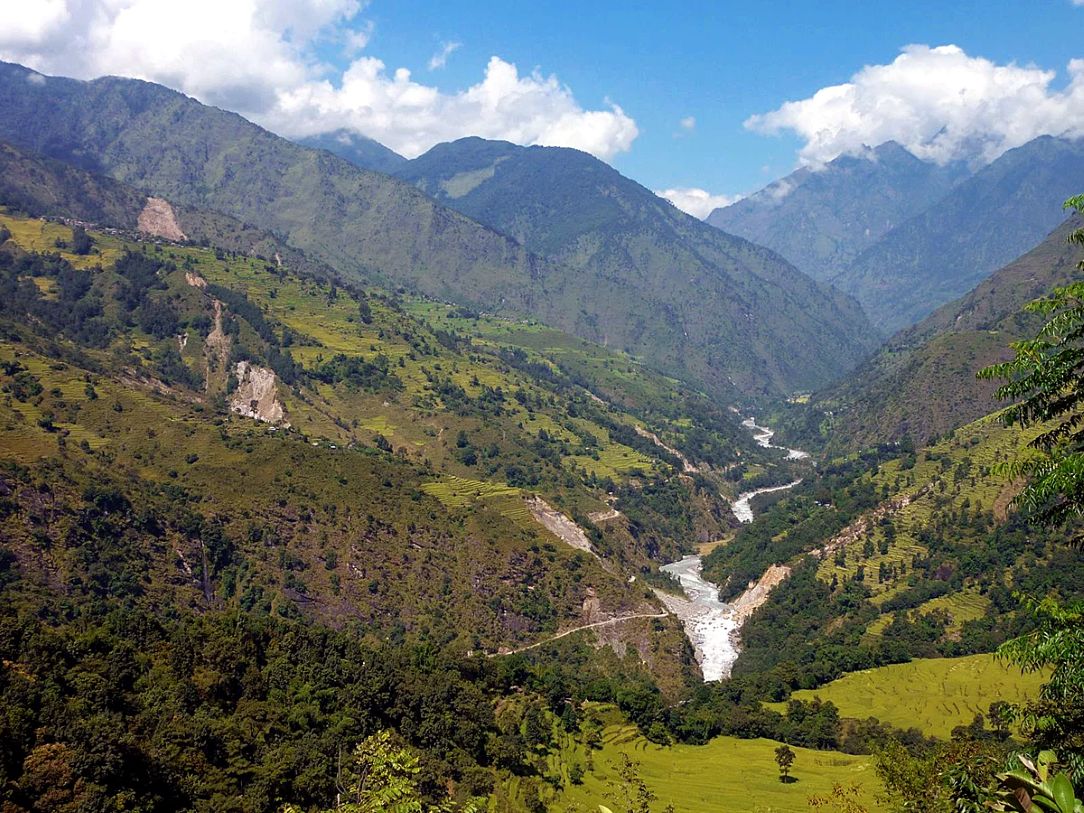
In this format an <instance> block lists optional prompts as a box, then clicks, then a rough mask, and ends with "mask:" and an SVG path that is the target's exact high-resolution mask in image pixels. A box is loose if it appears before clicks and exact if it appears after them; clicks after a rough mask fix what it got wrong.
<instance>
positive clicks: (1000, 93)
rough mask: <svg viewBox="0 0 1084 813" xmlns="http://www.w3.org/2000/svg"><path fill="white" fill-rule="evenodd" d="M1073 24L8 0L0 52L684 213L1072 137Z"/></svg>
mask: <svg viewBox="0 0 1084 813" xmlns="http://www.w3.org/2000/svg"><path fill="white" fill-rule="evenodd" d="M1082 33H1084V0H1039V1H1037V2H1022V1H1021V2H1008V1H1007V0H1001V1H1000V2H999V1H998V0H986V2H981V3H979V2H956V3H951V2H892V3H887V2H884V3H882V2H830V1H828V2H793V3H771V2H714V3H712V2H684V3H677V2H670V3H666V2H617V1H616V0H613V1H608V2H583V0H580V2H569V1H568V0H550V2H547V3H523V2H491V1H489V0H487V1H486V2H482V0H464V1H462V2H456V3H448V2H434V1H433V0H187V1H186V2H185V3H167V2H162V0H22V2H21V3H20V11H19V14H17V15H0V58H2V59H8V60H12V61H17V62H22V63H23V64H27V65H29V66H30V67H33V68H36V69H37V70H39V71H42V72H43V73H53V74H60V75H66V76H76V77H80V78H92V77H95V76H101V75H103V74H107V73H109V74H118V75H124V76H134V77H138V78H143V79H148V80H151V81H157V82H161V83H163V84H167V85H169V86H171V87H175V88H177V89H178V90H182V91H184V92H186V93H189V94H190V95H192V96H195V97H196V98H198V99H200V100H201V101H204V102H207V103H209V104H216V105H218V106H221V107H224V108H227V109H231V110H236V111H237V112H240V113H241V114H242V115H245V116H247V117H249V118H251V119H253V120H254V121H257V122H258V123H260V124H262V125H264V126H266V127H268V128H269V129H272V130H274V131H276V132H279V133H280V134H282V135H285V136H287V137H299V136H304V135H311V134H313V133H316V132H323V131H327V130H331V129H335V128H338V127H347V128H351V129H355V130H358V131H360V132H363V133H365V134H367V135H370V136H371V137H374V138H376V139H377V140H379V141H382V142H384V143H385V144H387V145H388V146H390V147H392V148H393V149H396V150H398V151H400V152H402V153H403V154H405V155H408V156H410V157H413V156H414V155H417V154H419V153H421V152H423V151H424V150H426V149H428V148H429V147H431V146H432V145H433V144H435V143H439V142H440V141H443V140H449V139H453V138H459V137H462V136H465V135H482V136H485V137H489V138H505V139H508V140H512V141H516V142H517V143H523V144H534V143H538V144H548V145H561V146H574V147H577V148H580V149H585V150H587V151H589V152H592V153H594V154H595V155H597V156H599V157H600V158H602V159H603V160H607V161H610V162H611V163H612V164H614V166H616V167H617V168H618V169H619V170H621V171H622V172H624V173H625V174H627V175H629V176H630V177H632V178H634V179H636V180H637V181H640V182H641V183H643V184H644V185H645V186H648V187H649V188H651V189H654V190H674V189H677V190H678V192H676V193H675V194H674V195H671V196H670V197H671V199H672V200H675V202H678V203H679V205H683V206H684V207H685V208H687V209H688V210H689V211H694V210H695V211H694V213H697V214H700V215H701V216H702V215H703V214H706V211H707V210H708V209H710V206H711V205H715V203H717V202H718V200H723V199H725V198H726V197H728V196H733V195H736V194H747V193H750V192H752V191H755V190H756V189H758V188H760V187H761V186H763V185H765V184H766V183H768V182H770V181H771V180H773V179H775V178H777V177H780V176H782V175H784V174H786V173H787V172H789V171H791V170H792V169H793V168H794V167H795V166H796V165H797V164H798V163H799V162H803V163H811V164H817V163H820V162H823V161H827V160H831V158H833V157H834V156H835V155H838V154H839V153H840V152H854V151H856V150H860V149H861V147H862V145H863V144H870V145H875V144H878V143H881V142H882V141H885V140H887V139H889V138H892V139H896V140H898V141H900V142H901V143H903V144H904V145H905V146H907V147H908V148H909V149H911V150H912V151H913V152H915V153H916V154H918V155H920V156H921V157H923V158H926V159H929V160H937V161H944V160H955V159H966V160H971V161H974V162H979V163H981V162H983V161H989V160H992V159H993V158H996V157H997V156H998V155H999V154H1001V152H1003V151H1004V150H1006V149H1009V148H1011V147H1013V146H1017V145H1018V144H1021V143H1024V141H1026V140H1028V139H1030V138H1033V137H1035V136H1036V135H1039V134H1043V133H1053V134H1068V135H1084V59H1082V57H1084V45H1081V42H1082V37H1081V34H1082ZM950 45H951V46H955V48H948V47H946V46H950ZM908 46H916V47H911V48H910V49H909V50H907V51H906V53H903V52H902V50H901V49H904V48H906V47H908ZM441 53H443V54H444V55H445V59H443V60H437V62H434V56H435V55H439V54H441ZM1073 60H1076V62H1073ZM839 86H842V87H839ZM751 117H758V118H754V119H752V122H751V121H750V120H751ZM683 121H684V122H685V125H684V126H683V125H682V122H683ZM694 121H695V124H693V122H694ZM749 125H752V126H749ZM684 188H696V189H699V190H706V191H701V192H699V193H698V194H699V195H702V196H708V195H709V194H710V195H714V196H718V198H717V199H716V198H710V197H704V198H694V197H690V196H689V195H688V194H686V193H685V192H683V191H681V190H683V189H684Z"/></svg>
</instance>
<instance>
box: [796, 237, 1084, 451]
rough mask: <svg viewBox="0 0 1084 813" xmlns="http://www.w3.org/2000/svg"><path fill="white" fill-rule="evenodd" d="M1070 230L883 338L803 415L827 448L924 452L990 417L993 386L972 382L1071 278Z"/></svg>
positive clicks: (1074, 274)
mask: <svg viewBox="0 0 1084 813" xmlns="http://www.w3.org/2000/svg"><path fill="white" fill-rule="evenodd" d="M1079 226H1080V223H1079V222H1077V221H1076V220H1075V219H1074V220H1069V221H1066V222H1065V223H1064V224H1062V225H1061V226H1059V227H1058V228H1057V229H1055V230H1054V231H1053V232H1052V233H1051V234H1049V235H1048V236H1047V237H1046V239H1045V240H1043V241H1042V242H1041V243H1039V245H1037V246H1036V247H1035V248H1033V249H1031V250H1030V251H1028V252H1026V253H1025V254H1023V255H1022V256H1021V257H1019V258H1017V259H1016V260H1014V261H1013V262H1011V263H1009V264H1008V265H1006V266H1004V267H1003V268H1001V269H999V270H998V271H996V272H995V273H994V274H992V275H990V276H989V277H987V278H986V279H984V280H983V281H982V282H980V283H979V284H978V285H977V286H976V287H975V288H974V289H973V290H971V291H969V292H968V293H967V294H965V295H964V296H962V297H960V298H959V299H957V300H955V301H953V302H950V303H948V304H947V305H942V306H941V307H940V308H938V309H937V310H936V311H934V312H933V313H932V314H930V315H929V316H927V317H926V318H925V319H923V320H922V321H921V322H919V323H918V324H917V325H914V326H912V327H910V328H907V329H906V330H903V331H900V332H899V333H897V334H896V335H895V336H893V337H892V338H890V339H889V340H888V341H887V342H886V343H885V345H884V346H883V347H882V348H881V349H880V350H878V351H877V353H875V354H874V355H873V357H872V358H871V359H869V360H868V361H867V362H865V363H864V364H863V365H861V366H860V367H859V368H858V369H857V370H856V371H855V372H854V373H853V374H852V375H850V376H848V377H847V378H846V379H845V380H843V381H841V382H840V383H839V384H837V385H836V386H834V387H831V388H829V389H827V390H825V391H823V392H820V393H817V394H816V395H815V396H814V398H813V400H812V405H813V406H814V408H816V409H818V410H821V411H831V413H832V416H833V417H832V425H831V430H830V434H831V442H832V443H833V444H834V445H835V447H836V448H850V449H853V448H858V447H862V446H868V445H871V444H876V443H880V442H884V441H899V440H902V439H904V438H910V439H911V440H913V441H914V442H915V443H917V444H925V443H929V442H931V441H933V440H935V439H936V438H938V437H940V436H941V435H943V434H945V433H946V432H949V431H951V430H953V429H955V428H956V427H959V426H962V425H964V424H966V423H969V422H971V421H973V420H976V419H978V418H981V417H982V416H983V415H987V414H989V413H990V412H993V411H995V410H996V409H997V408H998V406H999V404H998V402H997V400H996V399H995V397H994V392H995V390H996V389H997V385H996V384H995V383H994V382H991V381H985V380H979V379H978V378H976V377H975V372H976V371H977V370H979V369H981V368H983V367H986V366H988V365H990V364H994V363H996V362H999V361H1005V360H1007V359H1008V358H1010V357H1011V351H1010V350H1009V347H1008V346H1009V343H1010V342H1013V341H1016V340H1018V339H1023V338H1026V337H1028V336H1029V335H1031V336H1033V335H1035V332H1036V331H1037V330H1038V328H1039V326H1040V325H1041V323H1042V320H1041V318H1040V317H1038V316H1036V315H1032V314H1026V313H1022V312H1021V309H1022V308H1023V307H1024V305H1026V304H1027V303H1028V302H1031V301H1032V300H1034V299H1037V298H1039V297H1040V296H1043V295H1044V294H1046V293H1047V292H1049V291H1050V290H1051V289H1052V288H1054V287H1055V286H1059V285H1067V284H1069V283H1070V282H1073V281H1074V280H1077V279H1079V278H1080V269H1079V267H1078V265H1077V262H1078V259H1079V250H1078V249H1077V248H1076V247H1075V246H1073V245H1072V244H1070V243H1069V242H1068V239H1067V238H1068V235H1069V234H1070V233H1071V232H1072V231H1073V229H1075V228H1079Z"/></svg>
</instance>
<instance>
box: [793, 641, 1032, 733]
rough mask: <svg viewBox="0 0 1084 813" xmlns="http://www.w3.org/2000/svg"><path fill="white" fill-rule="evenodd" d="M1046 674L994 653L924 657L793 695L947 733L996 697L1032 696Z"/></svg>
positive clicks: (901, 724)
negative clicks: (1030, 671) (1004, 661)
mask: <svg viewBox="0 0 1084 813" xmlns="http://www.w3.org/2000/svg"><path fill="white" fill-rule="evenodd" d="M1044 680H1045V677H1044V676H1043V675H1041V674H1029V675H1025V674H1021V672H1020V670H1019V669H1017V668H1015V667H1012V666H1007V665H1005V664H1002V663H1001V662H1000V661H998V660H997V659H996V658H995V657H994V656H993V655H970V656H968V657H964V658H928V659H922V660H915V661H911V662H910V663H901V664H895V665H893V666H882V667H880V668H879V669H867V670H865V671H863V672H853V673H851V674H849V675H844V676H843V677H841V678H839V680H835V681H832V682H831V683H829V684H827V685H825V686H822V687H820V688H819V689H809V690H803V691H799V692H795V693H794V694H793V697H794V698H795V699H797V700H812V699H813V698H814V697H819V698H820V699H821V700H830V701H831V702H833V703H835V704H836V706H838V707H839V711H840V714H841V715H842V716H844V717H856V718H859V719H865V718H867V717H876V718H877V719H879V720H881V721H882V722H885V723H891V724H892V725H894V726H898V727H900V728H911V727H915V728H918V729H921V730H922V732H923V733H925V734H927V735H932V736H937V737H946V738H947V737H948V736H949V735H950V734H951V733H952V729H953V728H955V727H956V726H958V725H966V724H967V723H970V722H971V720H972V719H973V718H974V716H975V715H976V714H978V713H983V714H985V713H986V711H987V709H989V707H990V704H991V703H993V702H994V701H995V700H1005V701H1008V702H1010V703H1015V702H1020V701H1022V700H1024V699H1026V698H1029V697H1034V696H1035V695H1036V693H1037V692H1038V690H1039V686H1040V685H1041V684H1042V683H1043V682H1044Z"/></svg>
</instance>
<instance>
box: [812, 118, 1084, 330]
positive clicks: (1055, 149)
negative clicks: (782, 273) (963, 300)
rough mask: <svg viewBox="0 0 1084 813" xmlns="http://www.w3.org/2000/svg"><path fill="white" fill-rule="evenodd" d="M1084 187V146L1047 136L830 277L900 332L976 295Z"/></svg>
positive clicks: (1007, 156)
mask: <svg viewBox="0 0 1084 813" xmlns="http://www.w3.org/2000/svg"><path fill="white" fill-rule="evenodd" d="M1081 188H1084V140H1071V139H1064V138H1054V137H1052V136H1040V137H1039V138H1036V139H1034V140H1033V141H1029V142H1028V143H1027V144H1024V145H1023V146H1021V147H1017V148H1016V149H1013V150H1009V151H1008V152H1006V153H1005V154H1004V155H1002V156H1001V157H999V158H998V159H997V160H996V161H994V162H993V163H991V164H989V165H988V166H985V167H983V168H982V169H980V170H978V171H977V172H976V173H975V174H974V175H972V176H971V177H970V178H967V179H966V180H964V181H961V182H960V183H959V184H957V185H956V186H955V187H953V188H952V190H951V191H949V192H948V193H947V194H946V195H945V196H944V197H943V198H942V199H941V200H939V201H938V202H936V203H935V204H933V205H932V206H930V207H929V208H927V209H926V210H925V211H924V212H922V213H920V214H917V215H915V216H914V217H913V218H911V219H910V220H908V221H906V222H905V223H902V224H900V225H899V226H897V227H896V228H894V229H893V230H892V231H890V232H889V233H887V234H886V235H885V236H884V237H882V238H881V239H880V240H879V241H878V242H877V243H876V244H875V245H873V246H871V247H870V248H868V249H867V250H866V251H864V252H863V253H862V254H861V255H859V256H858V257H857V258H855V260H854V261H853V262H852V263H851V264H850V265H849V266H847V267H846V268H844V269H842V270H841V271H840V272H839V273H838V274H837V275H836V276H834V277H832V278H831V281H832V282H833V284H835V285H837V286H838V287H839V288H840V289H841V290H843V291H846V292H848V293H850V294H851V295H853V296H854V297H856V298H857V299H858V300H859V302H861V303H862V306H863V307H864V308H865V309H866V311H867V313H868V314H869V316H870V319H871V320H872V321H873V323H874V324H875V325H877V326H878V327H881V328H882V329H885V330H887V331H890V332H891V331H896V330H900V329H903V328H905V327H907V326H908V325H911V324H914V323H915V322H918V321H919V320H921V319H923V318H924V317H926V316H927V315H929V314H930V313H931V312H932V311H933V310H934V309H936V308H937V307H939V306H940V305H942V304H944V303H946V302H950V301H952V300H954V299H956V298H957V297H959V296H961V295H963V294H965V293H966V292H967V291H969V290H970V289H971V288H973V287H975V286H976V285H977V284H978V283H979V282H981V281H982V280H983V279H984V278H986V277H987V276H989V275H990V274H991V273H992V272H993V271H995V270H996V269H998V268H1000V267H1001V266H1002V265H1004V264H1005V263H1007V262H1010V261H1011V260H1013V259H1014V258H1015V257H1018V256H1020V255H1021V254H1023V253H1024V252H1026V251H1027V250H1028V249H1030V248H1031V247H1033V246H1035V245H1036V244H1037V243H1039V241H1041V240H1042V239H1043V238H1044V237H1045V236H1046V235H1047V234H1049V233H1050V231H1051V230H1052V229H1054V228H1055V227H1057V225H1058V224H1059V223H1061V222H1062V221H1063V220H1064V219H1065V213H1064V211H1063V210H1062V203H1063V202H1064V201H1065V199H1066V198H1068V197H1070V196H1071V195H1073V194H1075V193H1076V192H1077V191H1078V190H1080V189H1081Z"/></svg>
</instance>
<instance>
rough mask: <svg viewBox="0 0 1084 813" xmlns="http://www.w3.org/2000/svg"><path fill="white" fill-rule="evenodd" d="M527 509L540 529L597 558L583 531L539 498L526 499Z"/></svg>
mask: <svg viewBox="0 0 1084 813" xmlns="http://www.w3.org/2000/svg"><path fill="white" fill-rule="evenodd" d="M527 508H529V509H530V511H531V516H533V517H534V518H535V520H537V521H538V523H539V524H540V525H542V527H544V528H545V529H546V530H547V531H549V532H550V533H552V534H553V535H554V536H556V537H558V538H559V539H560V540H561V541H563V542H565V543H566V544H568V545H571V546H572V547H574V548H577V549H579V550H582V551H586V552H587V553H590V554H591V555H592V556H597V554H596V553H595V550H594V548H592V547H591V541H590V540H589V539H588V538H587V534H585V533H584V532H583V529H582V528H581V527H580V526H579V525H577V524H576V523H575V522H573V521H572V520H570V519H569V518H568V517H566V516H565V515H564V514H562V513H561V512H560V511H558V510H557V509H556V508H554V507H553V506H551V505H550V504H549V503H548V502H546V501H545V500H543V499H542V498H541V497H528V498H527Z"/></svg>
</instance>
